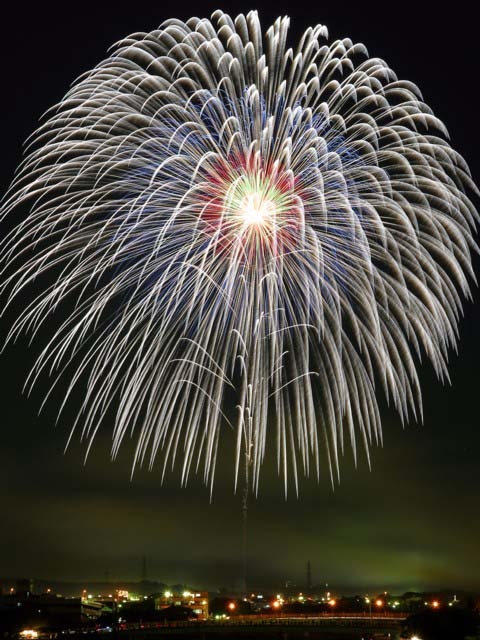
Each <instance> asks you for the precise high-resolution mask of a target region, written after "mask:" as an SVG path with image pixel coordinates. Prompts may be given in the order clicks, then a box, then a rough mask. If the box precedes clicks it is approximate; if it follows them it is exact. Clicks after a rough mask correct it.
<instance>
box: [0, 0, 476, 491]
mask: <svg viewBox="0 0 480 640" xmlns="http://www.w3.org/2000/svg"><path fill="white" fill-rule="evenodd" d="M288 27H289V21H288V19H287V18H283V19H278V20H277V21H276V22H275V23H274V24H273V25H272V26H271V27H270V28H269V29H268V30H267V31H266V34H265V35H262V29H261V26H260V23H259V19H258V16H257V14H256V13H255V12H251V13H249V14H248V15H247V16H243V15H239V16H237V17H236V18H235V19H234V20H233V19H232V18H230V17H229V16H228V15H225V14H224V13H221V12H216V13H214V14H213V16H212V21H209V20H204V19H203V20H200V19H198V18H192V19H191V20H188V21H187V22H186V23H184V22H181V21H179V20H169V21H167V22H165V23H164V24H163V25H162V26H161V27H160V28H159V29H158V30H155V31H152V32H151V33H136V34H134V35H132V36H130V37H128V38H126V39H125V40H122V41H121V42H119V43H118V44H117V45H116V47H115V49H114V50H113V53H111V55H110V56H109V57H108V58H107V59H106V60H104V61H103V62H101V63H100V64H99V65H98V66H97V67H96V68H95V69H93V71H90V72H88V73H86V74H84V75H83V76H82V77H80V78H79V80H78V81H77V82H76V83H75V85H74V86H73V88H72V89H71V90H70V91H69V92H68V93H67V95H66V96H65V97H64V98H63V100H62V101H61V102H60V104H58V105H57V106H56V107H55V108H53V109H52V110H50V112H49V113H48V114H47V116H46V117H45V119H44V120H43V123H42V124H41V126H40V128H39V129H38V130H37V132H36V133H35V134H34V136H33V137H32V139H31V140H30V141H29V144H28V146H27V155H26V158H25V160H24V161H23V163H22V165H21V167H20V168H19V171H18V173H17V175H16V178H15V180H14V182H13V184H12V187H11V189H10V190H9V192H8V193H7V194H6V196H5V198H4V200H3V204H2V215H3V216H7V215H9V214H10V213H11V212H12V210H14V209H16V208H18V207H19V206H20V205H23V204H24V203H27V204H29V207H30V209H29V214H28V216H26V217H25V219H24V221H23V222H22V223H21V224H19V225H17V226H16V227H15V229H14V230H13V231H12V232H11V233H10V234H9V235H8V236H7V237H6V238H5V239H4V240H3V242H2V245H1V254H0V257H1V260H2V263H3V265H5V266H4V268H3V285H2V288H3V292H4V295H5V296H6V300H7V304H10V303H11V302H12V301H13V300H16V299H17V297H18V296H19V294H22V295H23V293H28V292H31V291H32V284H33V282H34V280H36V279H37V280H38V279H39V281H40V282H41V284H42V291H41V293H40V294H39V293H38V286H39V285H35V286H34V287H33V290H34V291H36V293H35V296H34V297H33V299H31V301H30V302H29V303H28V304H27V305H25V306H24V308H23V311H22V312H21V313H20V314H19V315H18V316H17V317H16V320H15V321H14V324H13V326H12V329H11V332H10V334H9V336H8V339H13V338H15V337H16V336H17V335H18V334H19V333H22V332H24V331H25V332H32V333H33V334H35V333H36V332H37V331H38V329H39V327H41V326H42V325H43V324H45V323H46V322H47V321H48V322H49V323H50V318H51V316H52V313H53V312H54V311H55V310H56V309H57V308H58V307H60V306H64V308H65V309H67V310H68V312H67V314H66V316H67V317H66V319H65V313H64V316H63V319H62V320H60V321H59V322H58V325H57V327H56V329H55V330H54V332H53V334H52V335H51V339H50V341H49V343H48V344H47V346H46V347H45V348H44V349H43V351H41V353H40V355H39V357H38V360H37V363H36V366H35V368H34V370H33V372H32V374H31V376H30V378H29V380H28V385H27V386H28V387H30V386H31V385H32V384H34V383H35V382H36V380H37V379H38V377H39V376H40V375H41V374H42V373H43V372H45V373H47V374H49V375H52V376H53V385H54V386H55V385H56V383H57V382H58V381H59V380H63V379H65V378H66V376H67V374H68V375H70V383H69V385H68V389H67V391H66V393H65V402H67V401H68V398H69V396H70V395H71V393H72V390H73V389H74V388H76V387H77V386H80V387H81V388H82V389H83V390H84V401H83V404H82V406H81V407H80V411H79V414H78V419H77V421H76V423H75V425H74V426H73V431H75V430H76V429H79V430H81V432H82V436H83V437H84V438H86V439H87V441H88V442H89V446H90V445H91V443H92V442H93V440H94V437H95V434H96V432H97V430H98V428H99V426H100V425H101V424H102V423H103V422H105V421H107V420H109V421H110V420H111V419H112V415H113V420H114V431H113V445H112V455H113V456H115V455H116V454H117V452H118V449H119V446H120V444H121V442H122V440H123V439H124V437H125V435H126V434H127V433H130V432H133V433H134V434H135V436H136V438H137V446H136V454H135V460H134V466H135V465H138V464H142V463H146V462H148V463H149V464H150V465H152V464H153V463H154V460H155V459H156V458H157V457H159V458H161V459H162V464H163V470H164V473H165V470H166V469H167V468H168V467H169V466H172V465H174V464H175V462H176V461H179V464H180V465H181V475H182V481H183V482H186V480H187V478H188V476H189V474H190V473H191V472H193V471H194V470H195V471H198V472H200V473H203V476H204V479H205V482H207V483H209V484H210V485H211V484H212V483H213V478H214V472H215V462H216V457H217V449H218V443H219V438H220V437H221V433H222V431H223V430H225V429H233V430H234V432H235V434H236V448H235V451H234V452H232V464H233V466H234V468H235V478H236V479H237V477H238V474H239V468H240V467H241V465H242V464H243V462H244V463H245V466H246V469H247V478H248V477H251V479H252V486H253V488H254V490H257V489H258V482H259V471H260V467H261V464H262V461H263V459H264V455H265V450H266V443H267V431H268V430H269V429H271V430H272V431H274V432H276V440H277V456H278V467H279V471H280V473H281V474H282V475H283V477H284V481H285V487H286V486H287V476H288V475H291V476H292V477H293V482H294V484H295V485H296V486H297V484H298V473H299V472H300V471H302V472H303V473H305V474H310V473H315V474H317V475H318V474H319V470H320V466H321V460H322V457H323V456H325V461H326V464H327V465H328V467H329V469H330V473H331V477H332V481H334V479H335V478H336V477H337V475H338V472H339V470H338V458H339V454H340V453H341V451H342V450H343V448H344V440H348V441H350V444H351V446H352V448H353V451H354V452H355V451H356V448H357V443H356V440H357V438H360V440H361V441H362V442H363V446H364V447H365V450H366V451H367V455H368V447H369V445H370V444H371V443H372V442H375V441H379V440H380V439H381V424H380V416H379V410H378V404H377V397H376V394H377V392H378V393H383V394H384V395H385V396H386V398H387V400H388V401H389V402H391V403H392V404H393V405H394V406H395V408H396V409H397V411H398V412H399V414H400V416H401V418H402V420H407V419H410V418H414V419H419V418H421V394H420V388H419V380H418V376H417V366H418V363H419V362H420V361H421V359H422V358H423V357H426V358H427V359H428V360H430V361H431V363H432V365H433V367H434V370H435V372H436V374H437V376H438V377H439V378H440V379H445V378H448V371H447V355H448V350H449V348H451V347H454V346H455V344H456V339H457V324H458V319H459V315H460V313H461V300H462V298H463V297H466V296H469V279H470V278H473V273H472V267H471V257H470V254H471V251H472V250H475V249H476V245H475V242H474V240H473V238H472V233H473V230H474V226H475V223H476V220H477V213H476V211H475V209H474V206H473V205H472V202H471V201H470V199H469V197H468V192H469V191H470V192H474V191H475V187H474V185H473V183H472V181H471V178H470V175H469V171H468V168H467V166H466V164H465V162H464V161H463V159H462V158H461V157H460V156H459V154H458V153H456V152H455V151H454V150H453V149H452V148H451V147H450V145H449V143H448V142H447V132H446V130H445V127H444V126H443V124H442V123H441V122H440V121H439V120H438V119H437V118H436V117H435V116H434V115H433V113H432V111H431V110H430V109H429V107H428V106H427V105H425V103H424V102H423V101H422V98H421V95H420V92H419V90H418V88H417V87H416V86H415V85H414V84H412V83H410V82H407V81H403V80H398V79H397V77H396V75H395V74H394V72H393V71H392V70H391V69H390V68H389V67H388V66H387V65H386V63H385V62H383V61H382V60H379V59H378V58H369V57H368V54H367V51H366V49H365V47H364V46H363V45H361V44H354V43H352V42H351V41H350V40H349V39H343V40H337V41H335V42H333V43H331V44H329V43H328V34H327V30H326V28H325V27H323V26H316V27H315V28H311V29H308V30H307V31H306V32H305V33H304V35H303V36H302V37H301V39H300V41H299V43H298V45H297V46H296V48H294V49H290V48H288V45H287V35H288ZM54 317H55V316H54ZM233 398H235V399H234V400H233ZM231 403H233V406H235V412H233V411H231V410H229V408H228V407H229V405H230V404H231ZM64 404H65V403H64ZM62 409H63V405H62ZM62 409H61V410H62ZM269 416H271V419H270V420H269ZM268 439H270V436H268ZM236 481H237V480H236ZM236 481H235V482H236Z"/></svg>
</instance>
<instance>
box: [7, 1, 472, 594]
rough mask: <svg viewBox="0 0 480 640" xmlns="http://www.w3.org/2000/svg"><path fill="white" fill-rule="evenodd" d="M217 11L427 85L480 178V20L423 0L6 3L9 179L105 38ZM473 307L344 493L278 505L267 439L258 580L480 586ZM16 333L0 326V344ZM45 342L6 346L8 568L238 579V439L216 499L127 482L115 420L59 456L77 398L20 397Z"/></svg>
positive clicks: (255, 525) (347, 467)
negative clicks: (415, 404)
mask: <svg viewBox="0 0 480 640" xmlns="http://www.w3.org/2000/svg"><path fill="white" fill-rule="evenodd" d="M217 6H218V7H221V8H223V9H224V10H227V11H229V12H230V13H235V12H237V11H238V10H248V9H249V8H259V9H260V13H261V17H262V18H263V22H264V25H265V26H267V25H268V24H269V21H270V19H271V18H273V17H275V16H276V15H277V14H283V13H287V14H289V15H290V16H291V18H292V28H293V32H294V33H300V32H301V31H302V30H303V29H305V28H306V27H307V26H309V25H313V24H315V23H317V22H321V23H324V24H326V25H328V26H329V29H330V34H331V36H333V37H343V36H349V37H351V38H352V39H353V40H354V41H362V42H364V43H365V44H366V45H367V47H368V49H369V51H370V54H371V55H376V56H380V57H382V58H384V59H386V60H387V61H388V62H389V64H390V66H391V67H392V68H393V69H394V70H395V71H396V72H397V74H398V75H399V76H400V77H403V78H408V79H410V80H413V81H414V82H416V83H417V84H418V85H419V86H420V88H421V89H422V91H423V94H424V98H425V100H426V102H427V103H429V104H430V106H432V107H433V109H434V111H435V113H436V114H437V115H438V116H439V117H440V118H441V119H442V120H443V121H444V122H445V123H446V124H447V127H448V128H449V131H450V134H451V138H452V142H453V146H454V147H455V148H457V149H458V150H459V151H460V152H461V153H462V154H463V155H464V157H465V158H466V160H467V161H468V163H469V165H470V167H471V169H472V172H473V175H474V177H476V178H477V179H478V176H479V175H480V171H479V170H480V166H479V164H480V162H479V159H478V148H479V134H478V130H479V126H478V100H477V95H476V93H477V85H478V31H477V22H476V20H475V17H474V14H473V9H471V8H470V6H471V5H470V3H469V2H466V1H464V0H461V1H460V2H455V3H451V6H450V10H449V12H448V13H447V12H446V11H445V12H442V10H441V9H440V8H439V6H440V3H437V2H435V3H433V2H432V3H430V2H427V3H425V2H418V1H417V2H401V3H392V2H388V3H387V2H384V3H378V4H376V3H369V2H352V3H345V2H337V1H333V2H332V1H330V2H318V3H317V2H315V3H307V2H298V3H292V5H291V6H289V5H288V4H286V3H285V2H284V1H283V0H280V1H279V2H277V3H275V9H274V10H272V8H268V7H266V6H265V4H260V5H256V7H254V5H253V4H248V5H246V4H241V3H232V2H224V4H223V5H221V4H220V3H212V2H204V1H202V0H200V1H199V2H195V3H194V4H193V5H192V6H188V5H186V4H185V3H179V2H173V1H172V0H168V1H167V2H144V1H142V0H137V1H136V2H130V3H129V5H127V4H126V3H125V4H121V3H119V2H100V1H99V2H90V1H88V2H82V3H81V4H80V3H64V4H62V5H58V6H54V5H53V4H51V3H49V2H46V3H38V4H37V6H36V7H34V8H31V7H29V8H28V9H27V8H26V6H25V4H24V3H16V4H12V5H11V6H10V10H11V13H10V16H7V15H4V16H3V17H2V22H3V28H2V39H1V45H0V46H1V47H2V65H1V69H2V71H1V74H2V97H3V99H2V101H1V105H0V109H1V120H0V122H1V128H2V137H1V141H2V149H1V152H0V167H1V172H0V181H1V186H2V191H3V190H4V188H5V187H6V186H7V184H8V182H9V180H10V178H11V176H12V173H13V170H14V167H15V165H16V163H17V162H18V160H19V158H20V153H21V145H22V142H23V140H24V139H25V138H26V137H27V135H28V134H29V133H31V132H32V131H33V130H34V128H35V126H36V122H37V120H38V118H39V116H40V115H41V114H42V112H43V111H44V110H45V109H47V108H48V107H49V106H50V105H52V104H53V103H55V102H56V101H57V100H59V99H60V98H61V97H62V95H63V93H64V92H65V91H66V90H67V88H68V86H69V84H70V82H71V81H73V80H74V79H75V77H76V76H78V75H79V74H80V73H81V72H83V71H85V70H87V69H88V68H90V67H92V66H93V65H94V64H95V63H96V62H98V61H100V60H101V59H102V57H104V55H105V52H106V49H107V48H108V46H109V45H111V44H112V43H113V42H115V41H116V40H118V39H119V38H121V37H122V36H124V35H126V34H128V33H131V32H134V31H138V30H151V29H153V28H155V27H156V26H157V25H158V24H160V23H161V22H162V21H163V20H164V19H166V18H169V17H180V18H188V17H189V16H190V15H192V14H193V15H201V16H208V15H210V13H211V12H212V10H213V9H215V8H217ZM192 7H193V8H192ZM309 7H311V8H309ZM478 266H479V265H478V261H477V273H480V271H479V269H478ZM479 308H480V300H479V295H478V291H475V303H474V304H467V305H466V306H465V319H464V320H463V321H462V323H461V326H460V331H461V342H460V350H459V356H456V355H454V354H452V357H451V369H450V370H451V376H452V380H453V386H452V387H451V388H442V387H441V386H440V385H439V384H437V383H436V382H435V380H434V377H433V375H432V373H431V371H430V370H429V369H428V368H425V370H424V371H422V380H423V388H424V408H425V424H424V425H423V426H416V425H411V426H408V427H406V428H405V429H404V430H402V427H401V425H400V422H399V420H398V419H397V418H396V417H395V416H394V415H393V414H392V413H387V412H385V413H384V447H383V448H375V449H374V450H373V452H372V460H373V470H372V472H370V471H369V470H368V467H367V464H366V461H365V456H363V455H361V456H360V462H359V466H358V469H357V470H356V471H355V470H354V468H353V463H352V460H351V455H350V454H346V456H345V458H346V459H345V460H344V461H343V464H342V480H341V484H340V486H339V487H337V488H336V490H335V492H333V491H332V489H331V487H330V485H329V483H328V480H327V478H326V476H325V477H324V478H323V482H322V483H321V485H320V486H318V485H317V484H316V482H314V481H307V480H305V481H303V482H302V484H301V493H300V498H299V499H297V498H296V497H294V496H293V495H292V496H291V497H289V498H288V500H287V501H285V498H284V495H283V489H282V483H281V482H280V481H279V480H278V479H277V478H276V473H275V470H274V466H275V465H274V452H273V449H271V450H270V456H269V459H268V460H267V463H266V465H265V469H264V473H263V475H262V481H261V487H260V495H259V498H258V499H257V500H256V501H252V503H251V508H250V516H249V517H250V525H249V526H250V565H251V570H250V583H251V584H252V586H254V585H256V584H260V585H264V584H265V583H278V584H281V583H282V582H285V580H287V579H290V580H293V581H297V582H298V583H303V582H304V580H305V578H304V576H305V563H306V561H307V560H308V559H310V560H311V562H312V573H313V580H314V582H328V583H329V584H330V585H332V587H333V588H335V586H336V585H337V586H340V585H358V586H359V587H361V588H365V589H366V588H378V589H383V588H392V589H395V590H407V589H420V588H428V587H443V586H446V587H452V588H476V589H480V550H479V543H478V541H479V539H480V509H479V508H478V503H479V480H480V478H479V463H478V451H479V449H480V430H479V428H478V426H479V420H478V411H477V403H478V392H479V389H480V385H479V373H478V372H479V367H478V362H479V357H480V332H479V331H478V326H479V325H478V323H479V320H480V311H479ZM7 330H8V326H7V323H6V322H5V321H4V322H3V325H2V326H1V336H2V338H3V337H4V336H5V334H6V331H7ZM37 349H38V345H36V344H33V345H32V346H31V347H30V348H28V344H27V341H20V342H19V344H17V345H16V346H11V347H9V348H8V349H7V350H6V352H5V353H4V354H3V356H2V357H1V358H0V371H1V375H2V381H3V382H2V394H3V398H2V413H1V415H2V418H1V429H0V514H1V515H0V518H1V520H0V576H2V575H3V576H20V575H23V576H35V577H45V578H50V579H53V578H58V579H68V580H87V579H92V580H96V579H99V580H102V579H103V577H104V575H105V572H106V571H108V572H109V575H110V577H111V578H112V579H114V580H117V579H118V580H121V579H125V580H132V579H138V578H139V577H140V567H141V557H142V556H143V555H146V556H147V558H148V573H149V577H150V578H152V579H159V580H162V581H164V582H167V583H172V582H179V581H180V582H189V583H192V584H193V585H196V586H199V587H201V586H205V587H209V588H215V587H217V586H220V585H225V586H235V585H237V586H238V584H239V579H240V575H241V559H240V557H241V515H240V500H239V497H238V496H237V497H235V496H234V495H233V489H232V486H233V482H232V481H233V452H232V451H231V449H229V448H228V446H226V447H224V450H223V451H222V455H221V460H220V463H219V467H218V472H217V476H216V478H217V480H216V487H215V491H214V496H213V502H212V504H210V502H209V494H208V490H207V489H205V487H204V486H203V485H202V483H201V479H197V478H195V477H193V478H192V480H191V482H190V485H189V487H188V488H186V489H180V488H178V482H177V478H175V477H170V478H169V479H168V480H167V483H166V485H165V486H163V487H162V486H161V485H160V472H159V471H158V470H157V471H155V470H154V471H153V472H151V473H149V472H148V471H140V472H138V473H137V475H136V476H135V477H134V479H133V481H131V480H130V460H131V453H132V452H131V450H129V448H128V445H127V446H126V447H125V448H124V450H123V451H122V453H121V455H120V457H119V458H118V460H117V461H116V462H115V463H111V462H110V461H109V434H108V429H107V430H105V431H104V432H103V433H102V434H101V435H100V437H99V439H98V442H97V446H96V447H95V448H94V450H93V453H92V455H91V457H90V458H89V461H88V463H87V465H86V466H85V467H84V466H83V460H82V451H83V449H82V447H81V445H79V444H78V443H74V444H73V445H72V447H71V449H69V451H68V452H67V454H66V455H63V447H64V444H65V442H66V439H67V436H68V432H69V424H68V419H69V417H71V416H73V410H72V412H71V413H70V414H68V413H67V415H66V418H65V419H64V420H63V421H62V423H61V424H60V425H59V426H58V427H57V428H55V427H54V424H53V422H54V416H55V406H49V407H48V408H47V410H46V412H45V413H44V414H43V415H42V416H41V417H37V410H38V408H39V406H40V403H41V401H42V393H43V392H45V391H46V389H47V386H48V383H47V381H46V380H42V382H41V383H40V385H39V387H38V389H37V391H36V392H35V393H34V394H33V396H32V397H31V398H29V399H27V398H26V397H24V396H22V395H21V388H22V383H23V380H24V379H25V377H26V375H27V373H28V371H29V368H30V366H31V364H32V362H33V360H34V357H35V354H36V353H37ZM226 444H227V445H228V443H226ZM225 450H226V451H225Z"/></svg>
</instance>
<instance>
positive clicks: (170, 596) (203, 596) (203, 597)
mask: <svg viewBox="0 0 480 640" xmlns="http://www.w3.org/2000/svg"><path fill="white" fill-rule="evenodd" d="M168 607H188V608H189V609H192V611H193V612H194V613H195V614H196V615H197V617H198V619H199V620H206V619H207V618H208V591H183V592H182V593H175V592H173V591H165V593H163V594H162V595H161V596H158V597H157V598H155V609H156V610H157V611H161V610H162V609H166V608H168Z"/></svg>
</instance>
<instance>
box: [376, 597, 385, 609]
mask: <svg viewBox="0 0 480 640" xmlns="http://www.w3.org/2000/svg"><path fill="white" fill-rule="evenodd" d="M375 604H376V605H377V607H383V600H380V598H379V599H378V600H376V601H375Z"/></svg>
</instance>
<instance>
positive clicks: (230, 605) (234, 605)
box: [228, 602, 237, 611]
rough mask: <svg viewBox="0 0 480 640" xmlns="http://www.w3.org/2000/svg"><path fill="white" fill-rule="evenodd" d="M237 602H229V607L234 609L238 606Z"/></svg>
mask: <svg viewBox="0 0 480 640" xmlns="http://www.w3.org/2000/svg"><path fill="white" fill-rule="evenodd" d="M236 606H237V605H236V604H235V602H229V603H228V608H229V609H230V611H233V610H234V609H235V608H236Z"/></svg>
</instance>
